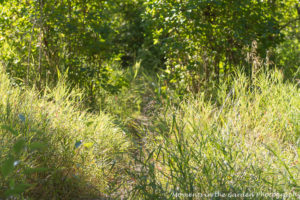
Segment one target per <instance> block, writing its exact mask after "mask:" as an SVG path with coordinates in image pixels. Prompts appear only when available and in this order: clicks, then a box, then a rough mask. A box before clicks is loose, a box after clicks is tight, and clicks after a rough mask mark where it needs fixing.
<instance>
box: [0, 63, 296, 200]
mask: <svg viewBox="0 0 300 200" xmlns="http://www.w3.org/2000/svg"><path fill="white" fill-rule="evenodd" d="M0 70H1V71H0V95H1V99H0V120H1V121H0V126H1V129H0V168H1V174H0V194H1V195H0V198H2V197H5V196H6V197H8V196H11V195H15V196H16V197H18V198H21V197H24V198H27V197H30V198H32V199H77V198H92V197H95V198H102V197H103V198H114V199H121V198H125V199H206V197H205V196H202V197H201V196H200V195H208V196H209V199H219V197H220V194H227V195H229V194H231V195H233V194H243V193H244V194H253V195H256V196H254V197H253V199H266V198H267V199H268V197H265V196H263V195H262V194H264V193H265V194H266V193H272V194H277V193H278V194H277V195H279V193H285V194H289V195H293V196H290V197H288V199H296V198H297V196H296V195H299V193H300V178H299V177H300V164H299V154H300V148H299V145H300V139H299V138H300V137H299V136H300V98H299V97H300V96H299V95H300V93H299V85H293V84H291V83H288V82H284V80H283V77H282V73H281V72H279V71H276V70H275V71H269V72H260V73H259V74H257V77H256V78H254V79H253V80H249V79H248V78H247V77H246V76H245V75H244V74H243V73H237V74H236V75H235V76H234V77H232V79H231V80H232V81H231V82H227V83H224V84H223V85H221V86H219V88H218V89H216V90H215V91H214V93H213V95H214V96H213V97H211V98H210V97H208V96H207V95H208V94H207V93H199V94H187V95H186V96H185V97H183V96H180V97H178V96H176V94H177V93H176V91H171V90H170V89H169V88H165V87H164V85H163V84H162V83H161V82H160V80H159V78H153V77H152V78H151V77H147V76H141V74H142V73H143V71H140V74H139V75H138V73H139V71H138V70H133V71H128V72H125V73H124V76H128V77H126V79H128V80H130V85H129V86H128V87H126V88H123V89H122V90H121V91H120V92H119V93H118V94H113V95H111V94H110V95H108V96H107V97H103V98H104V99H103V98H102V99H101V103H102V106H103V109H104V112H99V113H93V114H92V113H89V112H87V111H86V110H85V109H84V106H82V102H83V99H84V95H83V93H82V92H81V91H79V90H76V89H73V90H70V89H69V88H68V87H67V84H66V82H65V81H64V80H63V79H62V80H61V81H60V82H59V83H58V84H57V86H56V87H54V88H53V89H49V88H47V89H46V90H45V91H43V92H37V91H36V90H35V89H34V88H32V89H29V88H21V87H15V86H12V85H13V82H12V81H11V80H10V79H9V78H8V77H7V75H6V74H5V72H4V71H3V69H2V68H0ZM120 73H121V72H120ZM228 80H230V79H228ZM182 98H183V99H184V100H183V101H182V102H180V103H179V101H180V99H182ZM131 105H133V106H131ZM111 114H113V115H114V116H115V117H113V116H111ZM116 124H118V125H116ZM121 127H122V128H121ZM193 195H194V196H193ZM195 195H196V196H195ZM227 197H228V196H227ZM277 197H278V199H283V197H282V196H277ZM298 197H299V196H298ZM225 199H226V198H225ZM238 199H244V197H241V196H240V197H239V198H238Z"/></svg>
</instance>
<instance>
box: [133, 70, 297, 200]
mask: <svg viewBox="0 0 300 200" xmlns="http://www.w3.org/2000/svg"><path fill="white" fill-rule="evenodd" d="M205 99H207V98H206V97H205V94H204V93H202V94H199V95H196V96H192V97H187V98H186V100H185V101H183V102H182V103H181V104H180V105H179V106H177V107H174V108H172V109H169V110H168V111H167V112H166V113H163V114H162V116H161V117H160V118H161V120H162V121H164V123H161V124H165V127H164V128H160V129H157V131H156V132H152V133H150V132H148V135H150V137H149V138H147V142H146V143H145V148H144V149H143V150H141V152H140V155H141V156H140V158H135V161H136V165H139V166H140V167H139V168H138V169H131V170H130V171H129V174H131V176H132V177H133V180H134V181H133V183H134V184H135V187H134V190H133V193H132V194H134V195H138V196H139V197H140V199H159V198H160V199H175V198H176V197H178V198H182V199H195V198H196V197H198V198H199V199H205V198H204V196H202V198H201V196H200V195H201V194H202V195H205V194H206V195H209V194H211V196H210V197H211V198H216V199H218V198H219V197H220V196H218V195H220V194H226V195H227V198H229V195H230V194H231V195H233V194H243V193H248V194H249V195H250V194H254V195H256V196H255V197H253V198H254V199H266V198H267V197H266V196H263V195H262V194H263V193H264V194H267V193H272V194H277V193H278V194H277V195H279V193H286V195H287V193H289V194H290V195H291V196H290V199H296V198H297V197H298V198H299V195H300V164H299V153H300V148H299V142H300V139H299V138H300V137H299V135H300V93H299V87H298V86H296V85H292V84H289V83H284V82H283V77H282V74H281V73H280V72H279V71H274V72H268V73H261V74H260V75H258V77H257V78H256V79H255V80H254V82H251V81H250V80H248V79H247V78H246V76H244V75H243V74H242V73H239V74H238V75H237V76H236V77H235V79H234V81H233V83H232V84H228V83H227V84H224V85H223V86H220V88H219V89H218V91H217V96H216V98H215V100H214V101H213V100H211V101H206V100H205ZM164 130H165V131H164ZM189 194H191V196H188V195H189ZM192 194H194V195H198V196H194V197H193V196H192ZM176 195H177V196H176ZM184 195H186V196H184ZM293 195H294V196H293ZM297 195H298V196H297ZM277 197H278V198H280V196H277ZM281 197H282V196H281ZM240 199H244V198H242V197H240Z"/></svg>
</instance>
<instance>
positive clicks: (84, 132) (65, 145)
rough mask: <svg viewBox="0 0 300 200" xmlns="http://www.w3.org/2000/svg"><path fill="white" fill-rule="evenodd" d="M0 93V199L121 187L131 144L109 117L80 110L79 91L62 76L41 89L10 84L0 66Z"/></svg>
mask: <svg viewBox="0 0 300 200" xmlns="http://www.w3.org/2000/svg"><path fill="white" fill-rule="evenodd" d="M0 97H1V99H0V126H1V127H2V128H1V129H0V138H1V140H0V166H2V171H3V172H5V173H2V174H1V175H0V177H1V178H0V194H1V195H0V197H1V196H2V197H3V196H4V195H6V196H9V195H10V194H17V193H18V191H17V190H21V192H25V193H23V195H25V196H30V197H33V198H34V199H74V198H79V197H80V196H83V195H89V196H92V195H93V194H95V195H98V196H99V195H104V194H110V195H113V194H112V193H113V192H114V189H115V185H116V184H118V187H120V185H121V184H122V183H121V182H120V181H119V180H121V178H118V177H121V176H123V174H122V169H123V168H124V167H125V166H126V163H125V156H124V152H125V151H127V148H128V147H129V142H128V141H127V139H126V135H125V133H124V132H123V131H122V130H121V129H120V128H118V127H117V126H116V125H114V124H113V121H114V119H113V117H112V116H109V115H108V114H104V113H98V114H90V113H87V112H86V111H85V110H83V109H82V106H81V100H82V93H80V91H76V90H70V89H69V88H68V87H67V85H66V83H65V82H64V81H63V80H61V81H60V82H59V83H58V84H57V86H56V87H55V88H54V89H51V90H50V89H46V90H45V91H44V92H42V93H39V92H37V91H36V90H35V89H34V88H33V89H28V88H19V87H13V86H12V81H11V80H9V78H8V77H7V75H6V74H5V72H4V71H3V69H2V68H0ZM20 141H21V142H20ZM22 143H24V145H21V144H22ZM32 144H33V145H35V146H37V148H30V145H31V146H32ZM43 147H44V148H43ZM16 148H17V150H18V153H16V151H14V150H15V149H16ZM37 149H38V151H36V150H37ZM9 158H13V163H14V165H11V166H10V165H9V162H8V160H9ZM9 167H11V168H13V169H12V170H10V169H9ZM5 170H6V171H5ZM7 170H8V172H9V173H6V172H7ZM27 172H29V173H27ZM118 181H119V182H118ZM20 185H21V186H23V187H22V188H20ZM16 186H18V187H16Z"/></svg>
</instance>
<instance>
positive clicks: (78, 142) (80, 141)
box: [75, 140, 82, 148]
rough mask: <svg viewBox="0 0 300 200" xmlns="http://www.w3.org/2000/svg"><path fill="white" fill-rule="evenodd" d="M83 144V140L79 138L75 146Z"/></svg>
mask: <svg viewBox="0 0 300 200" xmlns="http://www.w3.org/2000/svg"><path fill="white" fill-rule="evenodd" d="M81 144H82V140H79V141H77V142H76V143H75V147H76V148H78V147H80V145H81Z"/></svg>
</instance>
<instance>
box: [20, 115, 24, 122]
mask: <svg viewBox="0 0 300 200" xmlns="http://www.w3.org/2000/svg"><path fill="white" fill-rule="evenodd" d="M19 119H20V120H21V121H22V122H25V116H24V115H22V114H19Z"/></svg>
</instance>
